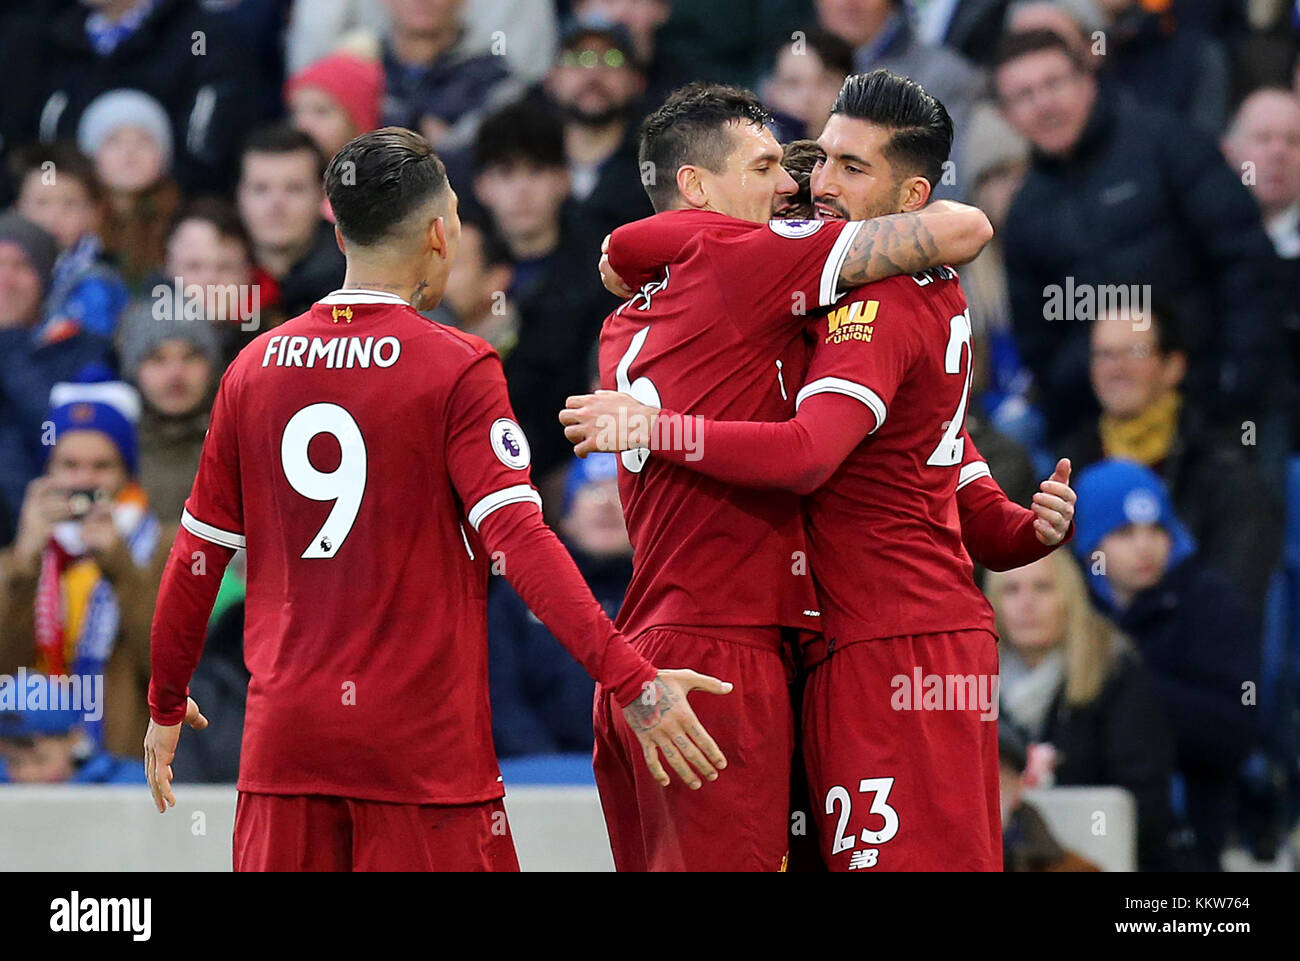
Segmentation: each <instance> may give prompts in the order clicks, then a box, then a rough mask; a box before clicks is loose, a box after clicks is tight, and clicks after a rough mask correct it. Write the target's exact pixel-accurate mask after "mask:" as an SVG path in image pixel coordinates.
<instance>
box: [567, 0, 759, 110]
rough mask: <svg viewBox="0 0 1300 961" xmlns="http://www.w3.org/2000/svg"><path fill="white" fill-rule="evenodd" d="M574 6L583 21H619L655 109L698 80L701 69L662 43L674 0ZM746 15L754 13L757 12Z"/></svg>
mask: <svg viewBox="0 0 1300 961" xmlns="http://www.w3.org/2000/svg"><path fill="white" fill-rule="evenodd" d="M571 7H572V11H573V16H574V19H575V20H577V21H579V22H581V23H599V22H604V23H606V24H618V25H619V26H621V27H622V28H623V29H625V30H626V31H627V32H628V35H629V36H630V37H631V38H632V53H633V55H634V56H635V57H636V60H637V62H638V63H640V64H641V65H642V66H643V68H644V70H645V75H646V93H645V102H646V104H647V106H649V107H651V108H652V109H653V108H654V107H657V106H658V105H659V104H660V103H662V102H663V100H664V98H665V97H667V96H668V94H669V93H670V92H672V91H673V90H675V89H676V88H677V87H679V86H681V85H682V84H684V83H686V82H687V81H688V80H693V79H697V75H698V70H695V69H692V68H689V67H688V66H687V64H686V63H685V62H684V61H683V60H681V59H680V58H678V57H676V56H674V55H673V54H672V53H671V52H670V51H668V50H666V49H665V48H664V46H663V44H661V43H660V42H659V40H660V36H661V34H662V32H663V29H664V26H665V25H666V24H667V23H668V18H669V16H670V15H671V14H672V12H673V4H672V0H573V3H572V4H571ZM746 14H747V16H752V15H753V11H746ZM739 19H742V18H732V19H731V22H730V24H729V27H730V28H731V29H735V28H736V27H739V26H740V23H737V20H739ZM719 22H722V21H716V22H715V23H714V24H713V26H714V27H715V28H716V26H717V24H718V23H719Z"/></svg>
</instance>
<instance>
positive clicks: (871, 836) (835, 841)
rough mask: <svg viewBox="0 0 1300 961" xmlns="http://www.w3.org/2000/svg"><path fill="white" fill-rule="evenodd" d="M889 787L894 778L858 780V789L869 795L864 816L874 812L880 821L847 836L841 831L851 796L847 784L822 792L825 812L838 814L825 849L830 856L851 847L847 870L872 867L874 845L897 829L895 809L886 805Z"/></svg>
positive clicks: (849, 814) (875, 855) (850, 807)
mask: <svg viewBox="0 0 1300 961" xmlns="http://www.w3.org/2000/svg"><path fill="white" fill-rule="evenodd" d="M893 787H894V779H893V778H892V777H873V778H863V779H862V780H860V781H859V782H858V793H859V794H870V795H871V806H870V807H869V808H868V810H867V813H866V816H867V817H871V816H872V815H874V816H876V817H878V818H881V819H882V820H883V821H884V824H883V826H882V827H881V828H880V830H878V831H873V830H871V829H870V828H863V829H862V831H861V833H860V834H853V835H849V836H847V837H846V836H845V834H844V831H845V829H846V828H847V827H848V825H849V819H850V818H851V817H852V813H853V796H852V795H851V794H850V793H849V791H848V789H847V788H845V787H842V786H840V785H838V784H837V785H835V786H834V787H832V788H831V789H830V790H829V791H827V792H826V813H827V814H828V815H831V816H832V817H834V816H835V815H836V814H837V812H838V815H839V816H838V818H837V820H836V823H835V835H834V837H833V838H832V839H831V845H830V852H829V853H830V855H831V856H832V857H834V856H835V855H837V854H842V853H844V852H845V851H853V854H852V855H850V861H849V870H850V871H856V870H858V869H860V868H872V867H875V866H876V863H877V860H878V858H879V855H880V851H879V849H878V848H877V847H876V845H880V844H886V843H888V842H889V841H890V840H891V839H892V838H893V837H894V835H896V834H897V833H898V811H896V810H895V809H894V808H892V807H890V805H889V792H890V791H891V790H892V789H893ZM859 841H860V842H861V843H862V845H864V846H863V847H859V846H858V843H859Z"/></svg>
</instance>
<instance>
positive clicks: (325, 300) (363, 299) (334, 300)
mask: <svg viewBox="0 0 1300 961" xmlns="http://www.w3.org/2000/svg"><path fill="white" fill-rule="evenodd" d="M318 303H321V304H324V305H326V306H329V305H330V304H343V305H345V306H351V305H356V304H402V305H404V306H406V307H410V306H411V302H410V301H409V300H406V299H405V298H402V297H399V296H398V295H397V294H394V293H391V292H389V291H386V290H369V289H367V288H365V287H345V288H343V289H341V290H336V291H334V292H333V293H332V294H328V295H326V296H325V297H322V298H321V299H320V300H319V301H318Z"/></svg>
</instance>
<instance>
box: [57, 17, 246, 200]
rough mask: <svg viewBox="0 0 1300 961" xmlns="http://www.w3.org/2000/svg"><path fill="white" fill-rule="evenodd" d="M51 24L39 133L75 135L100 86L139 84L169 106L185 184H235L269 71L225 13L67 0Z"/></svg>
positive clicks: (200, 187) (177, 167) (188, 187)
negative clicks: (249, 57)
mask: <svg viewBox="0 0 1300 961" xmlns="http://www.w3.org/2000/svg"><path fill="white" fill-rule="evenodd" d="M46 32H47V38H48V39H47V41H46V46H45V56H44V58H43V59H44V63H43V67H44V71H45V77H46V80H45V84H44V86H45V96H44V102H43V104H42V107H41V112H40V131H39V133H40V139H41V140H42V141H44V142H47V143H48V142H50V141H52V140H54V139H55V138H56V137H70V136H72V135H73V133H74V132H75V131H76V130H77V125H78V123H79V122H80V120H81V116H82V113H83V112H84V111H85V110H86V108H87V107H88V106H89V105H90V103H91V102H92V101H93V100H94V99H95V98H96V97H98V96H99V95H100V94H102V93H104V92H106V91H108V90H114V89H118V88H130V89H135V90H141V91H143V92H145V93H147V94H149V95H150V96H152V97H153V98H154V99H156V100H158V101H159V102H160V103H161V104H162V105H163V107H164V108H165V109H166V113H167V116H168V118H169V119H170V123H171V133H172V142H173V143H175V144H176V163H175V171H176V177H177V179H178V180H179V181H180V182H181V184H182V186H183V187H184V188H185V189H186V190H209V189H224V188H225V187H227V186H229V184H230V174H231V172H232V168H233V166H234V165H233V161H234V157H235V151H236V149H237V148H238V145H239V141H238V137H237V132H238V131H242V130H245V129H247V126H248V122H249V119H250V106H249V105H250V103H252V102H253V101H254V100H255V99H257V98H258V96H259V94H260V91H259V90H258V89H257V86H258V85H259V84H260V83H262V80H261V79H260V78H259V77H258V75H257V72H256V71H251V72H250V71H249V70H248V69H246V67H245V64H246V56H245V54H246V51H245V50H244V48H243V46H242V45H241V44H242V39H241V38H240V37H239V36H238V35H237V34H235V33H232V32H231V30H230V29H229V25H228V24H227V22H226V21H225V20H224V19H223V17H221V16H220V15H217V14H214V13H209V12H207V11H206V10H205V9H204V5H203V4H198V3H194V2H192V0H112V2H96V3H86V4H80V3H79V4H66V5H65V8H64V9H63V10H62V11H61V12H60V13H59V15H58V17H57V18H56V19H55V20H54V22H53V23H52V24H49V25H48V26H47V27H46Z"/></svg>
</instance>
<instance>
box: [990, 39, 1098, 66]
mask: <svg viewBox="0 0 1300 961" xmlns="http://www.w3.org/2000/svg"><path fill="white" fill-rule="evenodd" d="M1044 50H1055V51H1057V52H1058V53H1060V54H1063V55H1064V56H1065V58H1066V59H1067V60H1069V61H1070V63H1071V64H1072V65H1073V66H1074V69H1075V70H1087V67H1086V66H1085V64H1084V62H1083V60H1081V59H1080V58H1079V52H1078V51H1077V50H1075V49H1074V48H1073V47H1071V46H1070V44H1069V43H1068V42H1067V41H1066V39H1065V38H1064V37H1062V36H1061V35H1060V34H1059V33H1057V32H1056V31H1054V30H1043V29H1038V30H1020V31H1017V32H1015V33H1008V34H1006V35H1005V36H1004V37H1003V38H1002V40H1001V41H1000V42H999V43H998V46H997V50H996V52H995V53H994V55H993V68H994V69H995V70H996V69H998V68H999V67H1002V66H1004V65H1006V64H1008V63H1010V62H1011V61H1012V60H1019V59H1020V58H1021V57H1027V56H1029V55H1030V54H1031V53H1041V52H1042V51H1044Z"/></svg>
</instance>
